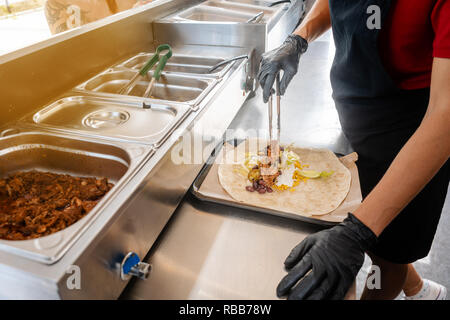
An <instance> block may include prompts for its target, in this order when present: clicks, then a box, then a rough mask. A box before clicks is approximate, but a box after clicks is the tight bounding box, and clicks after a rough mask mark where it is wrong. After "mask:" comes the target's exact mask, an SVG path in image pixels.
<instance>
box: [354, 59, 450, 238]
mask: <svg viewBox="0 0 450 320" xmlns="http://www.w3.org/2000/svg"><path fill="white" fill-rule="evenodd" d="M448 71H449V72H450V68H449V69H448ZM447 77H448V78H446V76H445V75H444V76H443V77H442V78H441V79H435V82H438V81H446V82H444V83H449V82H448V81H449V80H450V76H447ZM436 87H441V88H440V89H443V90H445V89H446V88H442V85H441V84H436V86H435V88H434V90H433V84H432V93H431V94H432V99H431V100H430V106H429V107H428V110H427V114H426V116H425V118H424V119H423V121H422V124H421V125H420V127H419V128H418V129H417V131H416V132H415V133H414V135H413V136H412V137H411V138H410V140H409V141H408V142H407V143H406V145H405V146H404V147H403V148H402V150H401V151H400V153H399V154H398V155H397V157H396V158H395V160H394V161H393V163H392V164H391V166H390V168H389V169H388V171H387V172H386V174H385V175H384V177H383V178H382V179H381V181H380V182H379V183H378V185H377V186H376V187H375V188H374V189H373V190H372V192H371V193H370V194H369V196H368V197H367V198H366V199H365V200H364V201H363V203H362V204H361V206H360V207H359V208H358V209H357V210H356V211H355V212H354V214H355V216H356V217H358V219H360V220H361V221H362V222H363V223H364V224H365V225H366V226H368V227H369V228H370V229H371V230H372V231H373V232H374V233H375V234H376V235H379V234H380V233H381V232H382V231H383V229H384V228H385V227H386V226H387V225H388V224H389V223H390V222H391V221H392V220H393V219H394V218H395V217H396V216H397V215H398V214H399V213H400V211H401V210H402V209H403V208H404V207H405V206H406V205H407V204H408V203H409V202H410V201H411V200H412V199H413V198H414V197H415V196H416V195H417V194H418V193H419V192H420V191H421V190H422V189H423V188H424V187H425V185H426V184H427V183H428V182H429V181H430V180H431V179H432V177H433V176H434V175H435V174H436V173H437V171H439V169H440V168H441V167H442V166H443V165H444V163H445V162H446V161H447V159H448V158H449V156H450V99H449V97H446V94H445V92H446V91H440V90H438V89H436ZM424 214H425V213H424Z"/></svg>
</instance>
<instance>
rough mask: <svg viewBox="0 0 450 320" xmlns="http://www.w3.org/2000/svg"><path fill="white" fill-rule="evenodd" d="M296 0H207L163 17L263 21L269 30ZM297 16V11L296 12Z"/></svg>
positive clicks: (247, 21)
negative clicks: (277, 1) (268, 0)
mask: <svg viewBox="0 0 450 320" xmlns="http://www.w3.org/2000/svg"><path fill="white" fill-rule="evenodd" d="M297 1H302V0H293V2H292V3H291V4H283V5H281V6H276V7H273V8H271V7H267V6H258V5H255V4H243V3H233V2H228V1H218V0H209V1H206V2H202V3H201V4H199V5H196V6H193V7H190V8H188V9H186V10H184V11H181V12H177V13H175V14H173V15H169V16H167V17H166V18H164V20H165V21H173V22H177V21H181V22H183V21H184V22H188V23H189V22H197V23H211V22H221V23H232V24H233V23H240V24H243V23H247V24H250V23H263V24H267V26H268V30H269V31H270V30H271V29H272V28H273V26H274V25H275V24H276V23H277V22H278V21H279V19H280V18H281V16H282V15H283V14H284V11H285V10H287V9H288V8H292V7H295V6H296V3H297ZM296 16H298V13H297V14H296Z"/></svg>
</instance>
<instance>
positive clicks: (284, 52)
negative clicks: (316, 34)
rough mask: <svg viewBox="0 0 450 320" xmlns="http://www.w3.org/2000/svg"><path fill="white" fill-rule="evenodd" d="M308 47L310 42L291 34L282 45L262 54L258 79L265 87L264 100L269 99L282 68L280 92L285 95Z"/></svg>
mask: <svg viewBox="0 0 450 320" xmlns="http://www.w3.org/2000/svg"><path fill="white" fill-rule="evenodd" d="M306 49H308V42H307V41H306V40H305V39H303V38H302V37H300V36H298V35H296V34H291V35H289V36H288V37H287V38H286V40H285V41H284V43H283V44H282V45H281V46H280V47H278V48H276V49H274V50H271V51H268V52H266V53H264V54H263V55H262V59H261V66H260V69H259V73H258V81H259V83H260V84H261V87H262V88H263V99H264V102H267V101H268V100H269V96H270V90H271V89H272V87H273V83H274V81H275V77H276V76H277V74H278V72H280V70H283V71H284V75H283V79H281V83H280V94H281V95H284V93H285V92H286V88H287V86H288V85H289V82H291V80H292V78H293V77H294V76H295V74H296V73H297V69H298V62H299V60H300V56H301V55H302V54H303V53H305V51H306Z"/></svg>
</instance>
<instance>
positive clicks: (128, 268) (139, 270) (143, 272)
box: [120, 252, 152, 280]
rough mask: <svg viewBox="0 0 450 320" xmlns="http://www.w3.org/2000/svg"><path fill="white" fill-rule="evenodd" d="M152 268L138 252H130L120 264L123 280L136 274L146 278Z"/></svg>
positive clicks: (140, 277)
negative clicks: (143, 260)
mask: <svg viewBox="0 0 450 320" xmlns="http://www.w3.org/2000/svg"><path fill="white" fill-rule="evenodd" d="M151 269H152V267H151V265H150V264H148V263H145V262H142V261H141V259H139V256H138V255H137V254H136V253H134V252H129V253H128V254H127V255H126V256H125V258H123V260H122V263H121V265H120V277H121V278H122V280H129V279H130V278H131V276H135V277H138V278H139V279H143V280H145V279H147V278H148V276H149V274H150V271H151Z"/></svg>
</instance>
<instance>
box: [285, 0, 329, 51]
mask: <svg viewBox="0 0 450 320" xmlns="http://www.w3.org/2000/svg"><path fill="white" fill-rule="evenodd" d="M330 27H331V19H330V7H329V4H328V0H317V1H316V2H315V3H314V5H313V7H312V8H311V11H310V12H308V14H307V15H306V17H305V19H303V21H302V23H301V24H300V26H298V28H297V29H296V30H295V31H294V34H297V35H299V36H301V37H302V38H304V39H306V40H307V41H308V42H312V41H314V40H315V39H317V38H318V37H319V36H320V35H321V34H323V33H324V32H325V31H327V30H328V29H330Z"/></svg>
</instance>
